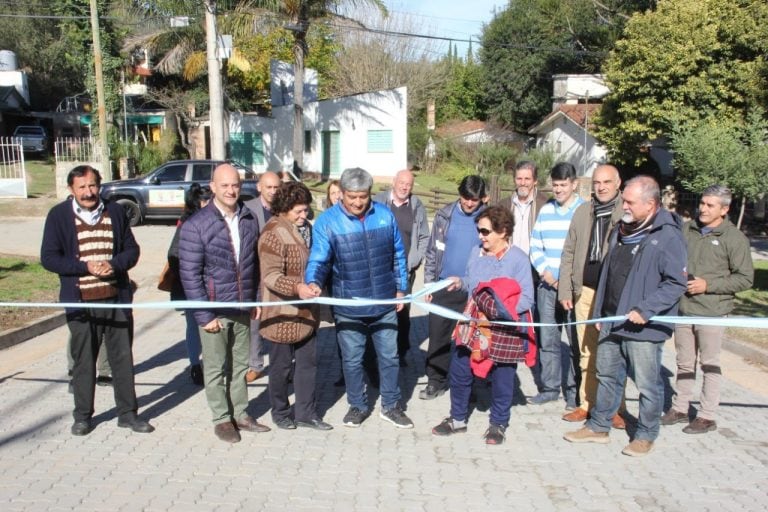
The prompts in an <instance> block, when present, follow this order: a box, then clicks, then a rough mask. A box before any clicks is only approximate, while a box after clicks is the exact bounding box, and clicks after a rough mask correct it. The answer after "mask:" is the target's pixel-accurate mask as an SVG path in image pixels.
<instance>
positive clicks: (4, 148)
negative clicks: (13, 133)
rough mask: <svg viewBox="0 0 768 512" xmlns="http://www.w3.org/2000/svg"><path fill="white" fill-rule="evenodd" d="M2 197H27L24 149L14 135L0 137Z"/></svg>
mask: <svg viewBox="0 0 768 512" xmlns="http://www.w3.org/2000/svg"><path fill="white" fill-rule="evenodd" d="M0 197H3V198H11V197H23V198H26V197H27V170H26V167H25V166H24V149H23V148H22V146H21V141H20V140H19V139H14V138H13V137H0Z"/></svg>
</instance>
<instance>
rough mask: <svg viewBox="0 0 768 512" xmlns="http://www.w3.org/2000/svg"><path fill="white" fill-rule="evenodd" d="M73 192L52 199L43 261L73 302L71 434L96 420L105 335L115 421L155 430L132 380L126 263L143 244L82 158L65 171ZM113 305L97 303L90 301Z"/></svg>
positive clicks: (129, 263) (130, 294)
mask: <svg viewBox="0 0 768 512" xmlns="http://www.w3.org/2000/svg"><path fill="white" fill-rule="evenodd" d="M67 186H68V188H69V192H70V194H71V196H70V197H69V198H68V199H66V200H65V201H63V202H61V203H59V204H58V205H56V206H54V207H53V208H52V209H51V211H50V212H49V213H48V218H47V219H46V220H45V228H44V232H43V243H42V248H41V250H40V262H41V263H42V265H43V267H45V269H46V270H48V271H50V272H55V273H56V274H58V275H59V280H60V281H61V291H60V294H59V300H60V302H65V303H75V302H77V303H82V304H83V306H82V307H75V308H67V326H68V327H69V332H70V334H71V336H72V340H71V349H70V350H71V353H72V358H73V359H74V366H73V368H72V388H73V395H74V398H75V410H74V412H73V416H74V419H75V422H74V424H73V425H72V429H71V431H72V435H75V436H84V435H86V434H88V433H90V432H91V430H92V428H93V426H92V424H91V418H92V416H93V412H94V408H93V399H94V389H95V388H94V386H95V384H96V356H97V353H98V349H99V345H100V344H101V341H102V339H103V340H104V347H105V348H106V349H107V357H108V359H109V365H110V366H111V367H112V377H113V379H114V381H113V382H114V393H115V405H116V411H117V426H118V427H124V428H130V429H131V430H133V431H134V432H140V433H149V432H152V431H153V430H154V427H152V425H150V424H149V423H147V422H146V421H144V420H142V419H140V418H139V417H138V416H137V415H136V411H137V409H138V404H137V402H136V390H135V388H134V380H133V355H132V353H131V345H132V341H133V339H132V338H133V317H132V315H131V311H130V309H121V308H120V307H116V306H112V307H109V305H116V304H130V303H131V302H132V300H133V289H132V288H131V281H130V279H129V278H128V270H129V269H131V268H133V267H134V266H135V265H136V263H137V262H138V261H139V246H138V244H137V243H136V239H135V238H134V237H133V233H132V232H131V227H130V225H129V224H128V219H127V218H126V216H125V212H124V211H123V209H122V207H121V206H120V205H119V204H116V203H103V202H102V201H101V199H100V197H99V189H100V186H101V175H100V174H99V171H97V170H96V169H94V168H92V167H90V166H87V165H79V166H77V167H75V168H74V169H72V170H71V171H70V172H69V175H68V176H67ZM97 305H98V306H103V305H107V307H105V308H102V307H92V306H97Z"/></svg>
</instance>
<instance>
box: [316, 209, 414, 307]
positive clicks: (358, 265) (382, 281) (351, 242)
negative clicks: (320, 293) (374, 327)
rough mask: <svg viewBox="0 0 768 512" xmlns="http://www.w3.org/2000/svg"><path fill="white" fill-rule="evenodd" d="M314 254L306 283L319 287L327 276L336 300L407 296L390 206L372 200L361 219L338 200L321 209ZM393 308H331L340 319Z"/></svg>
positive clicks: (400, 245)
mask: <svg viewBox="0 0 768 512" xmlns="http://www.w3.org/2000/svg"><path fill="white" fill-rule="evenodd" d="M312 234H313V239H312V250H311V252H310V254H309V262H308V264H307V271H306V274H305V280H306V283H307V284H313V283H314V284H316V285H317V286H320V287H323V286H324V285H325V284H326V280H327V279H328V278H330V279H331V289H332V290H333V296H334V297H336V298H343V299H353V298H366V299H393V298H395V294H396V293H397V292H403V293H407V290H408V271H407V269H406V263H405V249H404V248H403V242H402V239H401V238H400V230H399V229H398V228H397V221H396V220H395V216H394V215H392V212H390V211H389V208H387V207H386V206H384V205H383V204H381V203H377V202H376V201H371V204H370V206H369V207H368V210H367V211H366V212H365V213H364V214H363V217H362V218H358V217H357V216H356V215H352V214H351V213H349V212H348V211H347V210H346V209H345V208H344V206H343V205H342V204H341V202H338V203H336V205H334V206H332V207H331V208H329V209H328V210H325V211H324V212H323V213H322V214H321V215H320V216H319V217H318V218H317V221H316V222H315V225H314V228H313V232H312ZM392 309H393V306H391V305H376V306H361V307H349V306H334V311H335V312H336V313H338V314H340V315H342V316H347V317H352V318H361V317H377V316H382V315H384V314H385V313H387V312H388V311H390V310H392Z"/></svg>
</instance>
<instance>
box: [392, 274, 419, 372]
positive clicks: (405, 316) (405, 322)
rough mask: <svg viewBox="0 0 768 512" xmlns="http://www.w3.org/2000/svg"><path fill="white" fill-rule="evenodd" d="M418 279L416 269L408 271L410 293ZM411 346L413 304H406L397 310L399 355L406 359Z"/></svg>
mask: <svg viewBox="0 0 768 512" xmlns="http://www.w3.org/2000/svg"><path fill="white" fill-rule="evenodd" d="M415 280H416V271H415V270H412V271H411V272H409V273H408V293H411V291H412V290H413V282H414V281H415ZM410 348H411V305H410V304H404V305H403V309H401V310H400V311H398V312H397V356H398V357H399V358H400V359H404V358H405V356H406V354H408V350H410Z"/></svg>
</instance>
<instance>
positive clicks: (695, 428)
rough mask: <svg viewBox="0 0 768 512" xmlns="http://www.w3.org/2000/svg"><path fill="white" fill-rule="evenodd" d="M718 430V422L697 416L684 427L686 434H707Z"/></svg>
mask: <svg viewBox="0 0 768 512" xmlns="http://www.w3.org/2000/svg"><path fill="white" fill-rule="evenodd" d="M713 430H717V423H715V422H714V421H712V420H705V419H704V418H696V419H695V420H693V421H692V422H690V423H689V424H688V426H687V427H685V428H683V432H685V433H686V434H706V433H707V432H712V431H713Z"/></svg>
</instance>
